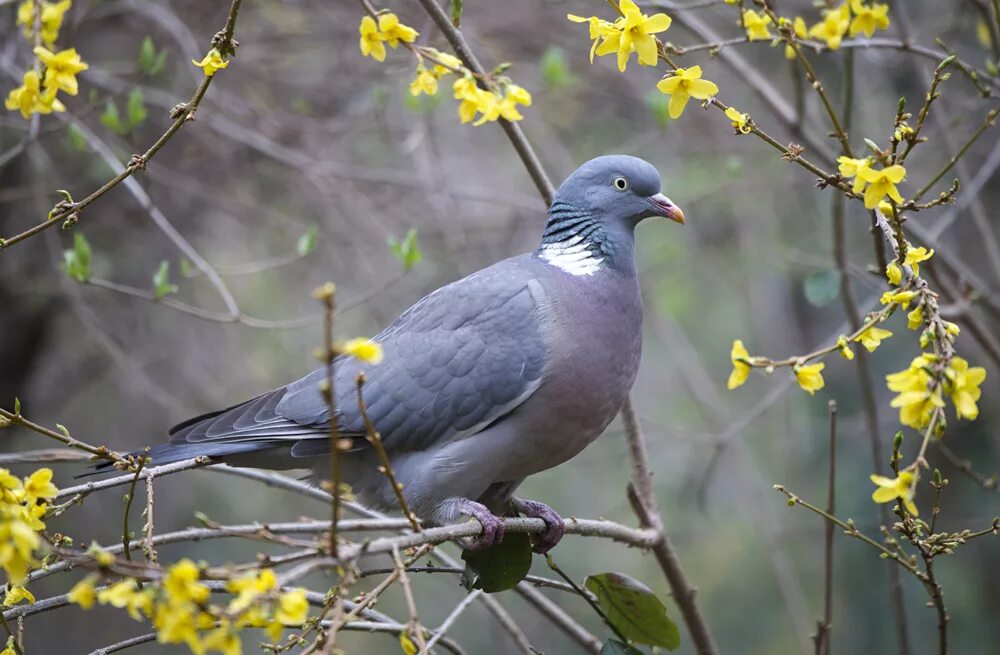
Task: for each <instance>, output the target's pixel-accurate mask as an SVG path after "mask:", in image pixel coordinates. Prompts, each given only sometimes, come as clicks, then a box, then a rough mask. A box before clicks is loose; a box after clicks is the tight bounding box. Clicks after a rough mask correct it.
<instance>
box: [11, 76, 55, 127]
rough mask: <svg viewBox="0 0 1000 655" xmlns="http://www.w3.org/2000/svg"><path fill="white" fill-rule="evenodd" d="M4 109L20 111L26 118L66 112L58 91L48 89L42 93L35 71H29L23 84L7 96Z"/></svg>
mask: <svg viewBox="0 0 1000 655" xmlns="http://www.w3.org/2000/svg"><path fill="white" fill-rule="evenodd" d="M4 107H6V108H7V109H10V110H14V109H17V110H19V111H20V112H21V116H23V117H25V118H28V117H30V116H31V115H32V114H49V113H52V112H54V111H66V107H65V106H64V105H63V103H61V102H59V100H58V99H57V98H56V89H54V88H53V89H46V90H45V93H42V92H41V83H40V80H39V79H38V73H36V72H35V71H27V72H26V73H25V74H24V78H23V83H22V84H21V86H19V87H17V88H16V89H13V90H11V92H10V93H9V94H8V95H7V100H6V101H5V102H4Z"/></svg>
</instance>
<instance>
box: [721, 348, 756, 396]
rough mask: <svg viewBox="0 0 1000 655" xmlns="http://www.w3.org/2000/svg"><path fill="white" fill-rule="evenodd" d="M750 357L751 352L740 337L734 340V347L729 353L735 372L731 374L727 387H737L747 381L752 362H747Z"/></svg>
mask: <svg viewBox="0 0 1000 655" xmlns="http://www.w3.org/2000/svg"><path fill="white" fill-rule="evenodd" d="M749 359H750V353H748V352H747V349H746V348H745V347H744V346H743V342H742V341H740V340H739V339H736V340H735V341H733V349H732V351H731V352H730V353H729V360H730V361H731V362H732V363H733V372H732V373H730V374H729V382H727V383H726V387H727V388H729V389H735V388H736V387H739V386H742V385H743V383H744V382H746V381H747V377H749V376H750V364H748V363H747V361H748V360H749Z"/></svg>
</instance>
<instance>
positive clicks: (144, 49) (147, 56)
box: [139, 36, 167, 77]
mask: <svg viewBox="0 0 1000 655" xmlns="http://www.w3.org/2000/svg"><path fill="white" fill-rule="evenodd" d="M166 61H167V51H166V49H163V50H161V51H160V52H159V53H157V52H156V46H155V45H153V39H152V37H149V36H147V37H146V38H145V39H143V40H142V45H141V46H139V70H140V71H142V72H143V73H144V74H146V75H148V76H150V77H152V76H154V75H156V74H158V73H159V72H160V71H162V70H163V67H164V65H165V64H166Z"/></svg>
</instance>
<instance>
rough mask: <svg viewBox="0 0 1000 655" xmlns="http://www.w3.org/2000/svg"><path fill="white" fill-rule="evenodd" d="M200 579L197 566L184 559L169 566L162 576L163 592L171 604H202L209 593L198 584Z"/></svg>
mask: <svg viewBox="0 0 1000 655" xmlns="http://www.w3.org/2000/svg"><path fill="white" fill-rule="evenodd" d="M200 579H201V571H200V570H199V569H198V565H197V564H195V563H194V562H192V561H191V560H189V559H187V558H184V559H182V560H181V561H179V562H177V563H176V564H174V565H173V566H171V567H170V568H169V569H168V570H167V574H166V575H165V576H163V590H164V591H165V592H167V596H169V598H170V600H171V601H172V602H190V603H196V604H197V603H204V602H205V601H206V600H208V597H209V595H210V594H211V591H210V590H209V588H208V587H207V586H206V585H204V584H202V583H201V582H199V580H200Z"/></svg>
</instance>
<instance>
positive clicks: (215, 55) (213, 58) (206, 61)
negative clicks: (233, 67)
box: [191, 48, 229, 77]
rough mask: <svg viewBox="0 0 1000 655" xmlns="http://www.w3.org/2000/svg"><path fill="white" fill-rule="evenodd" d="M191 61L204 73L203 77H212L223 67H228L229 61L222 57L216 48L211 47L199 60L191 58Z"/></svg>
mask: <svg viewBox="0 0 1000 655" xmlns="http://www.w3.org/2000/svg"><path fill="white" fill-rule="evenodd" d="M191 63H192V64H194V65H195V66H197V67H199V68H201V70H202V71H203V72H204V73H205V77H212V76H213V75H215V74H216V73H217V72H219V71H220V70H222V69H223V68H228V67H229V61H228V60H226V59H223V58H222V53H220V52H219V51H218V50H217V49H216V48H212V49H211V50H209V51H208V54H206V55H205V56H204V57H203V58H202V60H201V61H195V60H194V59H192V60H191Z"/></svg>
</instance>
